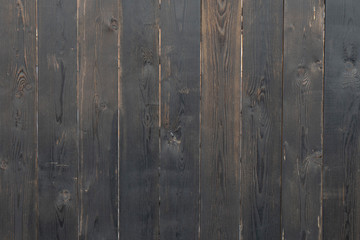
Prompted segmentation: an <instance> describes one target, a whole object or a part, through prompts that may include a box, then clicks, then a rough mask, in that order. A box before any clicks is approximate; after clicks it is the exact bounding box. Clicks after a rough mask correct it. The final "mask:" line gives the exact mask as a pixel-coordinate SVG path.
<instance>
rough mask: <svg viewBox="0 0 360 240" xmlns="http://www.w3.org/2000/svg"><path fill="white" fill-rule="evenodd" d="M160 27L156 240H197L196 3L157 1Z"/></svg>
mask: <svg viewBox="0 0 360 240" xmlns="http://www.w3.org/2000/svg"><path fill="white" fill-rule="evenodd" d="M160 28H161V35H160V36H159V37H160V39H161V45H160V47H161V58H160V63H161V84H160V87H161V96H160V97H161V139H160V141H161V163H160V238H161V239H168V240H171V239H197V236H198V228H199V147H200V141H199V140H200V139H199V133H200V131H199V107H200V1H199V0H195V1H194V0H180V1H170V0H163V1H162V2H161V10H160Z"/></svg>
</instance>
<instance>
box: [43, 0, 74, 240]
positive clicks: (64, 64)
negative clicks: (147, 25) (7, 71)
mask: <svg viewBox="0 0 360 240" xmlns="http://www.w3.org/2000/svg"><path fill="white" fill-rule="evenodd" d="M76 9H77V5H76V1H72V0H65V1H62V2H59V1H57V0H49V1H48V0H38V19H39V24H38V28H39V30H38V36H39V44H38V46H39V48H38V49H39V97H38V98H39V119H38V123H39V126H40V127H39V130H38V131H39V140H38V143H39V160H38V162H39V239H44V240H45V239H46V240H48V239H59V240H60V239H64V240H65V239H77V236H78V202H77V201H78V194H77V184H78V175H77V174H78V132H77V131H78V124H77V123H78V121H77V91H76V89H77V79H76V76H77V69H76V64H77V62H76V52H77V48H76V45H77V42H76V41H77V29H76V13H77V10H76ZM54 26H56V27H54Z"/></svg>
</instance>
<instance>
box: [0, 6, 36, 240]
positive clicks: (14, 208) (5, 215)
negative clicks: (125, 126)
mask: <svg viewBox="0 0 360 240" xmlns="http://www.w3.org/2000/svg"><path fill="white" fill-rule="evenodd" d="M0 5H1V8H0V22H1V27H0V35H1V40H0V56H1V59H0V107H1V114H0V225H1V227H0V236H1V237H0V238H1V239H5V240H7V239H14V240H18V239H37V236H38V231H37V215H38V204H37V201H36V200H37V181H36V175H37V173H36V164H37V156H36V138H37V136H36V105H37V103H36V89H37V74H36V35H35V34H36V4H35V0H28V1H22V0H17V1H4V0H2V1H0Z"/></svg>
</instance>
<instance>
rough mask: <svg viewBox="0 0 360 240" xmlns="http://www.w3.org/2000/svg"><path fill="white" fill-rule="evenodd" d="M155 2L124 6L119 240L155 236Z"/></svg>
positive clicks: (129, 1) (127, 0) (131, 1)
mask: <svg viewBox="0 0 360 240" xmlns="http://www.w3.org/2000/svg"><path fill="white" fill-rule="evenodd" d="M158 8H159V5H158V0H122V9H121V11H122V32H121V38H120V47H121V49H120V62H121V80H120V86H119V88H120V91H121V92H120V100H121V102H120V114H119V117H120V144H119V145H120V148H119V151H120V173H119V174H120V239H149V240H150V239H158V235H159V186H158V184H159V176H158V175H159V173H158V167H159V56H158V51H159V49H158V25H157V24H158V19H157V14H158Z"/></svg>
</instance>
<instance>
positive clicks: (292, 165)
mask: <svg viewBox="0 0 360 240" xmlns="http://www.w3.org/2000/svg"><path fill="white" fill-rule="evenodd" d="M324 10H325V9H324V2H323V1H318V0H305V1H289V0H286V1H285V6H284V85H283V94H284V97H283V158H282V208H281V218H282V235H283V237H284V238H285V239H321V230H322V228H321V222H322V206H321V198H322V195H321V194H322V193H321V186H322V185H321V183H322V179H321V178H322V175H321V170H322V108H323V105H322V99H323V94H322V93H323V90H322V86H323V62H324V60H323V53H324V48H323V47H324V34H323V33H324Z"/></svg>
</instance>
